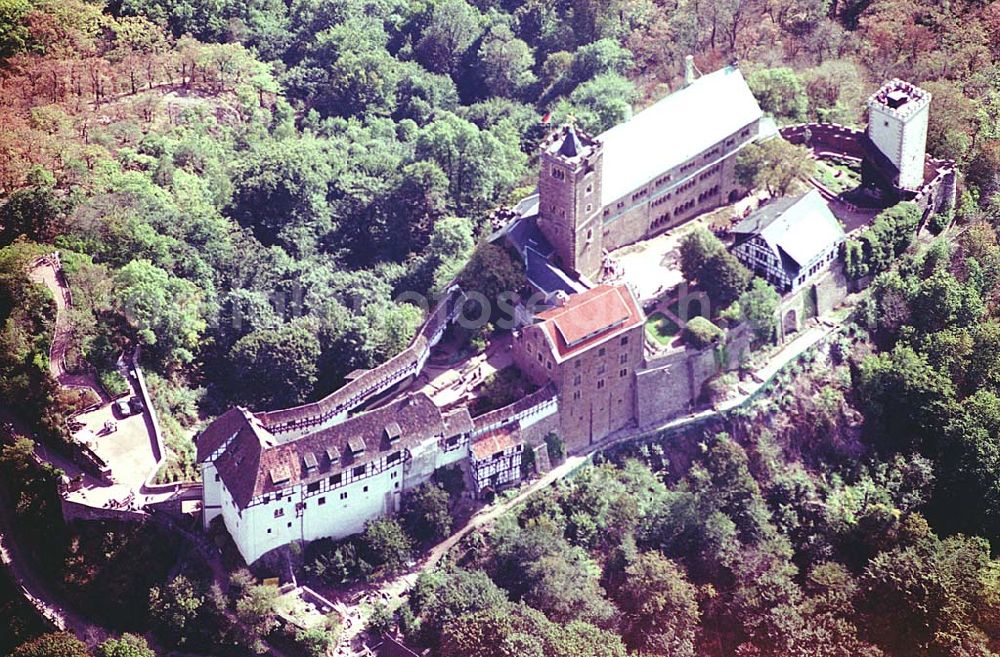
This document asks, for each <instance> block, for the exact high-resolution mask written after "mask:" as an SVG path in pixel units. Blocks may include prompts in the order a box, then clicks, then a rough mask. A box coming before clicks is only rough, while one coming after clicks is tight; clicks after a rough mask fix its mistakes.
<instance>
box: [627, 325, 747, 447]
mask: <svg viewBox="0 0 1000 657" xmlns="http://www.w3.org/2000/svg"><path fill="white" fill-rule="evenodd" d="M751 339H752V331H751V329H750V327H749V326H748V325H747V324H740V325H739V326H737V327H735V328H733V329H730V330H729V331H727V333H726V342H725V345H723V346H721V347H709V348H707V349H702V350H697V349H691V348H686V349H675V350H673V351H670V352H666V353H663V354H662V355H658V356H654V357H653V358H650V359H648V360H647V363H646V369H644V370H642V371H640V372H636V382H637V390H636V394H637V404H636V406H637V418H636V420H637V424H638V426H640V427H646V426H651V425H653V424H655V423H658V422H662V421H663V420H665V419H667V418H669V417H671V416H673V415H679V414H681V413H686V412H689V411H691V410H692V409H693V408H694V406H695V405H696V404H697V403H698V400H699V398H700V397H701V393H702V389H703V388H704V386H705V383H706V382H707V381H708V380H709V379H711V378H712V377H714V376H715V375H717V374H721V373H723V372H731V371H733V370H736V369H738V368H739V366H740V363H741V362H742V360H743V359H744V357H745V356H746V354H748V353H749V350H750V341H751Z"/></svg>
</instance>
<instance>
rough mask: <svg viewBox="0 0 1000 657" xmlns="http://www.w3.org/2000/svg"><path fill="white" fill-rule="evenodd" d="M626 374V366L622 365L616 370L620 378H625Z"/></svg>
mask: <svg viewBox="0 0 1000 657" xmlns="http://www.w3.org/2000/svg"><path fill="white" fill-rule="evenodd" d="M626 374H628V368H626V367H623V368H621V369H620V370H618V376H619V377H620V378H625V375H626Z"/></svg>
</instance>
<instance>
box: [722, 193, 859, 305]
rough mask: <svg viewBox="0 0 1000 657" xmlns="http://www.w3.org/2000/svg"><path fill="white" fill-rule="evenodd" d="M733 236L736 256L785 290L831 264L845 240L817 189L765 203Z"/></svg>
mask: <svg viewBox="0 0 1000 657" xmlns="http://www.w3.org/2000/svg"><path fill="white" fill-rule="evenodd" d="M733 234H734V235H735V237H736V241H735V243H734V245H733V255H735V256H736V257H737V258H739V259H740V261H741V262H742V263H743V264H744V265H746V266H747V268H749V269H751V270H753V271H754V272H755V273H756V274H757V275H759V276H761V277H762V278H764V279H765V280H766V281H767V282H768V283H770V284H771V285H773V286H774V287H775V288H777V289H778V291H780V292H782V293H788V292H792V291H794V290H797V289H798V288H800V287H801V286H802V285H803V284H804V283H805V282H806V281H808V280H809V279H811V278H812V277H813V276H815V275H816V274H818V273H819V272H820V271H822V270H823V269H825V268H826V267H827V266H829V264H830V263H831V262H833V260H834V259H835V258H836V257H837V251H838V250H839V249H840V245H841V244H842V243H843V242H844V240H845V238H846V237H845V234H844V228H843V226H841V225H840V221H839V220H838V219H837V217H835V216H834V215H833V212H831V211H830V208H829V206H827V204H826V201H825V200H824V199H823V197H822V196H821V195H820V193H819V192H818V191H817V190H815V189H813V190H811V191H809V192H808V193H806V194H802V195H800V196H785V197H782V198H779V199H776V200H774V201H772V202H770V203H768V204H767V205H764V206H762V207H761V208H760V209H758V210H757V211H756V212H754V213H753V214H751V215H750V216H749V217H747V218H746V219H744V220H743V221H741V222H740V223H739V224H737V226H736V227H735V228H734V229H733Z"/></svg>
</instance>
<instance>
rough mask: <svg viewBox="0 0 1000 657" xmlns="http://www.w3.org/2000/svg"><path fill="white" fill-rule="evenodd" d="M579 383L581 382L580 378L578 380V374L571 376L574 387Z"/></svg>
mask: <svg viewBox="0 0 1000 657" xmlns="http://www.w3.org/2000/svg"><path fill="white" fill-rule="evenodd" d="M580 381H581V378H580V375H579V374H576V375H574V376H573V385H575V386H578V385H580Z"/></svg>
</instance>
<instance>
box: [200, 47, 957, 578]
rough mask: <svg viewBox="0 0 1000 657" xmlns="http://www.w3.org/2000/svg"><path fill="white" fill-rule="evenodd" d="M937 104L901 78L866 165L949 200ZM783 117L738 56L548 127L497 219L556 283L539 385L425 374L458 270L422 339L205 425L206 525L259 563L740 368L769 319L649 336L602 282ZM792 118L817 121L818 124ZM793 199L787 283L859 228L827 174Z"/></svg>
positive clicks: (768, 229)
mask: <svg viewBox="0 0 1000 657" xmlns="http://www.w3.org/2000/svg"><path fill="white" fill-rule="evenodd" d="M929 102H930V95H929V94H928V93H927V92H925V91H922V90H920V89H918V88H917V87H914V86H912V85H908V84H906V83H902V82H900V81H892V82H890V83H888V84H887V85H886V86H885V87H883V88H882V89H881V90H880V91H879V92H877V93H876V94H875V95H874V96H872V99H871V100H870V101H869V112H870V115H871V117H872V118H871V121H872V123H871V124H870V126H869V130H868V134H867V136H866V139H867V141H866V142H864V144H861V145H860V146H858V148H859V149H861V150H862V151H863V150H864V149H865V148H867V149H868V151H871V153H867V152H865V153H864V158H865V165H864V166H865V170H866V172H869V173H870V175H872V176H875V177H876V183H877V184H879V185H882V186H883V187H885V188H886V189H888V190H890V191H892V192H894V193H895V194H897V195H898V196H899V197H903V198H916V199H918V200H920V199H924V201H925V202H926V203H930V204H932V205H933V206H934V207H933V208H932V209H934V210H941V209H943V208H944V207H945V206H944V205H943V203H944V201H942V200H941V199H942V198H944V197H945V196H947V195H946V194H945V195H944V196H942V193H940V191H939V190H938V187H937V184H938V183H937V182H933V181H938V180H939V179H940V173H941V169H940V168H935V167H936V166H937V165H935V164H934V162H936V161H932V160H930V159H929V158H926V157H925V154H924V152H923V148H924V141H925V139H926V124H927V112H928V105H929ZM876 122H877V123H878V125H875V123H876ZM771 126H773V122H771V121H770V120H769V119H766V118H765V117H764V116H763V113H762V112H761V109H760V107H759V105H758V104H757V101H756V100H755V99H754V97H753V94H752V93H751V92H750V89H749V87H748V86H747V84H746V81H745V80H744V78H743V76H742V74H741V73H740V71H739V70H738V69H736V68H735V67H727V68H724V69H722V70H720V71H716V72H714V73H711V74H709V75H705V76H702V77H701V78H698V79H695V78H694V75H693V72H692V70H691V68H689V71H688V75H687V76H686V79H685V86H684V87H682V88H681V89H679V90H678V91H676V92H675V93H673V94H671V95H669V96H667V97H666V98H664V99H663V100H661V101H659V102H658V103H656V104H654V105H653V106H651V107H649V108H648V109H646V110H644V111H642V112H640V113H639V114H637V115H636V116H635V117H634V118H632V119H631V120H630V121H628V122H626V123H623V124H621V125H619V126H616V127H614V128H612V129H610V130H608V131H607V132H605V133H603V134H601V135H598V136H596V137H594V136H590V135H588V134H586V133H584V132H583V131H581V130H578V129H577V128H575V127H573V126H571V125H567V126H562V127H560V128H559V129H558V130H556V131H554V132H553V133H552V134H551V135H550V136H549V137H548V138H547V139H546V140H545V141H544V142H543V143H542V145H541V152H540V164H539V180H538V192H537V194H536V195H534V196H532V197H530V198H529V199H526V200H525V201H524V202H522V203H521V204H519V206H518V208H517V209H516V210H515V211H513V213H512V220H511V221H510V222H509V223H508V224H507V225H506V226H504V228H503V229H502V230H500V231H498V233H497V234H496V235H494V239H496V240H498V241H501V240H502V241H503V243H505V244H506V245H507V246H508V247H509V248H511V249H512V250H513V251H515V252H516V253H517V254H518V256H519V257H521V258H522V259H523V261H524V263H525V265H526V272H527V277H528V282H529V284H530V286H531V287H532V288H534V290H536V291H540V292H543V293H544V294H543V297H544V298H545V300H546V301H547V303H546V305H545V307H544V308H543V309H541V310H540V311H536V310H535V309H532V308H528V307H523V306H522V307H521V308H519V309H518V314H517V316H518V317H519V318H520V319H521V321H520V324H519V326H518V327H517V328H515V330H514V335H513V345H512V348H511V350H512V351H511V353H512V358H513V363H514V366H515V367H516V368H517V369H518V370H519V372H520V373H521V375H522V376H523V377H524V378H525V379H527V380H529V381H531V382H532V384H533V385H534V386H535V390H534V392H532V393H530V394H529V395H527V396H525V397H524V398H522V399H520V400H518V401H516V402H515V403H513V404H511V405H509V406H506V407H504V408H500V409H497V410H494V411H490V412H488V413H484V414H481V415H476V416H473V415H472V414H471V413H470V411H469V408H468V407H467V406H465V405H463V404H458V405H454V406H451V407H439V406H438V405H436V404H435V402H434V401H433V400H432V399H431V398H429V397H428V396H427V395H426V394H424V393H422V392H414V391H413V390H410V389H409V386H410V384H411V383H412V381H413V380H414V378H415V377H416V375H418V374H419V373H420V371H421V370H422V368H423V367H424V364H425V363H426V361H427V359H428V357H429V355H430V352H431V350H432V349H433V348H434V346H435V345H436V344H437V343H438V342H439V341H440V340H441V338H442V336H443V334H444V332H445V330H446V328H447V327H448V325H449V324H450V323H451V322H453V321H455V320H456V318H457V317H458V316H459V315H460V314H461V312H462V309H463V303H464V301H465V295H464V293H463V292H462V290H460V289H459V288H458V287H452V288H451V289H449V290H448V292H447V294H446V295H445V297H444V298H443V299H442V300H441V301H440V302H439V303H438V304H437V306H436V307H435V308H434V309H433V311H432V312H431V313H430V315H429V317H428V319H427V321H426V322H425V324H424V325H423V326H422V327H421V328H420V330H419V331H418V333H417V335H416V337H415V338H414V340H413V342H411V344H410V345H409V346H408V347H407V349H405V350H404V351H403V352H401V353H400V354H399V355H398V356H396V357H394V358H392V359H390V360H389V361H387V362H386V363H384V364H382V365H380V366H378V367H376V368H374V369H372V370H369V371H366V372H363V373H361V374H360V375H359V376H357V377H354V378H352V379H351V380H350V381H349V382H348V383H347V384H346V385H345V386H344V387H343V388H341V389H340V390H337V391H335V392H333V393H332V394H331V395H329V396H327V397H326V398H324V399H322V400H320V401H317V402H315V403H311V404H305V405H302V406H298V407H295V408H290V409H282V410H276V411H268V412H259V413H256V412H251V411H249V410H247V409H243V408H233V409H230V410H229V411H227V412H226V413H225V414H223V415H222V416H220V417H219V418H217V419H216V420H215V421H214V422H213V423H212V424H211V425H209V426H208V427H207V428H206V429H205V431H203V432H202V433H201V435H200V436H198V438H197V448H198V462H199V464H200V468H201V473H202V479H203V482H204V499H203V504H204V513H203V519H204V523H205V525H206V526H207V525H208V524H209V523H210V522H212V521H213V520H214V519H216V518H220V517H221V518H222V521H223V522H224V523H225V526H226V528H227V529H228V531H229V533H230V534H231V535H232V537H233V539H234V541H235V543H236V545H237V547H238V548H239V550H240V553H241V554H242V555H243V557H244V558H245V559H246V561H247V562H253V561H256V560H257V559H258V558H260V557H261V556H262V555H263V554H265V553H267V552H269V551H270V550H273V549H275V548H278V547H281V546H283V545H286V544H288V543H291V542H296V541H312V540H315V539H318V538H322V537H334V538H341V537H344V536H347V535H350V534H353V533H356V532H359V531H361V530H362V529H363V527H364V525H365V523H366V522H368V521H369V520H371V519H373V518H376V517H378V516H380V515H383V514H387V513H392V512H394V511H396V510H398V508H399V504H400V500H401V495H402V494H403V493H404V492H405V491H406V490H408V489H412V488H413V487H415V486H417V485H419V484H421V483H423V482H425V481H427V480H428V479H430V477H431V476H432V475H433V474H434V472H435V471H436V470H438V469H439V468H442V467H446V466H451V465H461V467H462V468H463V469H464V471H465V474H466V475H467V476H466V480H467V481H469V482H471V486H470V490H471V491H472V492H473V493H475V494H481V493H483V492H486V491H489V490H496V489H498V488H501V487H503V486H506V485H510V484H513V483H516V482H517V481H519V480H520V478H521V465H522V462H523V459H522V457H523V455H524V454H525V453H526V452H527V451H529V450H534V451H536V454H537V455H541V454H542V452H544V449H542V450H541V451H538V448H539V447H540V446H544V445H545V441H546V437H547V436H549V435H551V434H556V435H558V436H559V437H561V439H562V440H563V441H564V443H565V445H566V447H567V448H568V450H569V451H571V452H578V451H583V450H586V449H587V448H588V447H589V446H591V445H593V444H595V443H598V442H600V441H602V440H604V439H606V438H608V437H609V436H611V435H613V434H615V433H616V432H622V431H629V430H633V429H635V428H639V427H651V426H656V425H657V424H658V423H662V422H663V421H664V419H666V418H668V417H671V416H673V415H676V414H678V413H682V412H686V411H688V410H690V408H691V407H692V404H693V402H694V401H695V400H696V399H697V398H698V396H699V395H700V393H701V388H702V386H703V384H704V383H705V382H706V381H707V380H709V379H710V378H711V377H712V376H714V375H715V374H717V373H719V372H720V371H725V370H730V369H733V368H735V367H736V366H738V363H739V360H740V356H741V352H742V351H744V350H745V349H746V348H747V347H748V345H749V330H746V329H745V328H744V329H743V330H740V329H734V330H733V331H731V334H730V335H729V336H728V337H727V343H726V348H725V349H723V350H718V351H717V350H713V349H711V348H709V349H704V350H700V351H698V350H694V349H687V350H685V349H683V348H681V349H674V350H673V351H670V352H669V353H657V352H656V351H655V350H651V349H649V348H647V343H646V335H645V323H646V315H645V313H644V312H643V309H642V306H641V305H640V303H639V301H638V299H637V298H636V295H635V293H634V292H633V290H632V289H630V287H629V286H628V285H624V284H608V283H602V282H601V281H602V279H603V278H605V273H606V268H607V262H608V258H607V254H608V252H609V251H611V250H614V249H617V248H619V247H622V246H625V245H629V244H632V243H635V242H638V241H640V240H643V239H645V238H648V237H651V236H654V235H657V234H659V233H661V232H663V231H665V230H667V229H669V228H672V227H675V226H678V225H680V224H682V223H684V222H686V221H688V220H689V219H691V218H693V217H694V216H696V215H699V214H701V213H703V212H705V211H707V210H710V209H713V208H717V207H719V206H721V205H724V204H727V203H731V202H733V201H736V200H737V199H739V198H740V197H742V196H743V195H744V193H745V191H746V190H743V189H740V187H739V185H738V184H737V182H736V180H735V175H734V163H735V155H736V154H737V153H738V152H739V151H740V149H742V148H744V147H745V146H746V145H747V144H750V143H752V142H753V141H755V140H758V139H762V138H774V131H773V130H771V129H770V127H771ZM782 134H785V133H784V131H783V132H782ZM789 134H791V135H792V136H791V139H792V140H793V141H796V140H797V141H798V142H799V143H810V141H811V140H812V139H814V137H813V135H812V132H811V131H807V130H805V129H803V130H800V131H798V132H795V131H794V130H793V131H792V132H791V133H789ZM824 134H825V133H824ZM831 134H833V133H831ZM836 134H840V133H836ZM848 141H849V143H850V144H852V146H851V147H852V148H853V147H854V146H853V145H856V143H855V142H856V141H860V140H855V141H851V140H848ZM845 143H846V142H845ZM865 144H867V146H865ZM859 152H860V151H859ZM859 159H860V158H859ZM952 176H953V173H952ZM928 181H932V182H933V184H931V182H928ZM952 183H953V179H952ZM932 188H933V189H932ZM951 193H952V197H953V195H954V190H953V189H952V192H951ZM931 199H933V201H932V200H931ZM946 200H947V199H946V198H945V201H946ZM952 202H953V198H952ZM783 203H784V205H782V206H780V207H777V206H775V207H771V209H770V210H766V209H765V210H762V212H764V213H765V214H762V215H760V216H758V217H757V218H756V219H753V220H750V221H749V222H744V224H745V225H744V224H741V226H742V228H741V229H740V230H741V233H740V237H739V238H738V239H740V240H742V242H738V244H740V243H742V244H744V245H746V246H745V249H744V250H745V251H746V253H745V254H744V256H743V257H747V258H752V259H754V262H755V263H756V264H757V265H759V267H757V269H758V270H759V271H761V272H764V273H767V274H768V275H770V276H771V278H772V280H773V281H774V282H775V283H776V284H777V285H778V286H779V287H781V288H782V289H783V291H788V290H792V289H796V290H798V289H804V288H806V287H808V286H809V285H810V281H813V280H815V278H816V277H817V276H819V275H820V274H821V273H822V272H823V271H825V270H826V269H828V268H829V266H830V265H831V264H832V263H833V262H834V261H835V254H836V252H837V247H838V246H839V244H840V243H841V242H842V241H843V239H844V232H843V229H842V228H841V227H840V225H839V223H837V220H836V218H834V217H832V215H829V211H828V210H827V209H826V206H825V202H824V201H823V199H822V198H820V197H819V194H818V192H811V193H810V194H808V195H806V196H805V197H803V198H801V199H791V200H789V201H784V202H783ZM821 206H822V207H821ZM791 210H794V214H789V215H788V216H787V217H785V218H784V219H782V216H783V215H784V214H785V212H786V211H791ZM767 212H770V213H771V215H773V216H771V215H767V214H766V213H767ZM831 219H832V223H831ZM817 222H818V223H817ZM820 229H821V230H820ZM738 249H739V247H737V250H736V251H737V253H739V250H738ZM758 261H759V262H758ZM789 263H791V264H789ZM752 264H753V263H752ZM813 296H814V297H815V299H816V305H818V306H821V307H822V306H824V305H829V303H828V302H826V301H824V299H826V297H825V296H824V295H822V294H814V295H813ZM821 309H822V308H821ZM544 460H545V461H546V462H547V458H546V459H544ZM536 462H537V461H536Z"/></svg>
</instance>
